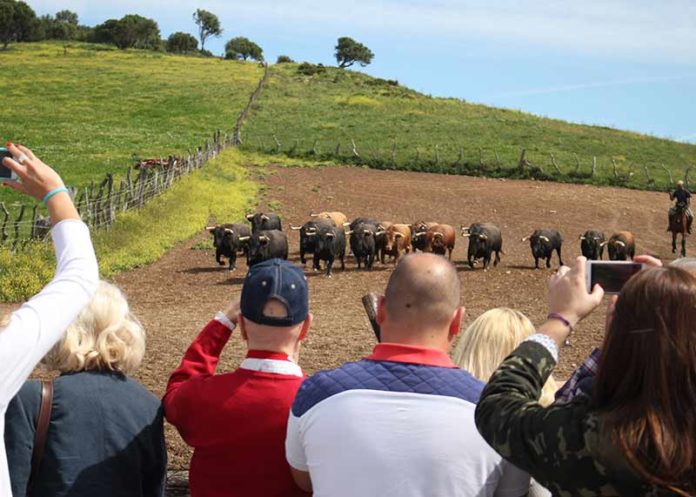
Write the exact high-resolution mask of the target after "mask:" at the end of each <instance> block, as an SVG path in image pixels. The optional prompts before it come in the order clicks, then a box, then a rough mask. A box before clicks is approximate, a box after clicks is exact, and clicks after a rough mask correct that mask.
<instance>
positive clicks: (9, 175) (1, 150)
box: [0, 147, 17, 180]
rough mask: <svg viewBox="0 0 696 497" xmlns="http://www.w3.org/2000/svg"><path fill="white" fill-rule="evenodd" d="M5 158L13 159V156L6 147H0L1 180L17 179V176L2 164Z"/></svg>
mask: <svg viewBox="0 0 696 497" xmlns="http://www.w3.org/2000/svg"><path fill="white" fill-rule="evenodd" d="M5 157H12V154H11V153H10V151H9V150H7V149H6V148H5V147H0V180H3V179H16V178H17V175H16V174H15V173H14V172H13V171H12V169H10V168H9V167H7V166H5V165H4V164H3V163H2V160H3V159H4V158H5Z"/></svg>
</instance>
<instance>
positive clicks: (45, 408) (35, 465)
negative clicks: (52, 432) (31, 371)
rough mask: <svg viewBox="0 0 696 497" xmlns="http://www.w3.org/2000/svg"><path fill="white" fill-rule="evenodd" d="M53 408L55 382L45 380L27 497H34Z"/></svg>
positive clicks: (42, 387)
mask: <svg viewBox="0 0 696 497" xmlns="http://www.w3.org/2000/svg"><path fill="white" fill-rule="evenodd" d="M52 406H53V380H43V381H42V382H41V407H39V416H38V418H37V419H36V434H35V435H34V450H33V451H32V453H31V473H30V474H29V483H28V484H27V497H32V494H33V491H34V483H35V481H36V476H37V474H38V472H39V466H41V459H42V458H43V453H44V449H45V447H46V436H47V435H48V425H49V423H50V422H51V409H52Z"/></svg>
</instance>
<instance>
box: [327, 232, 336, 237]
mask: <svg viewBox="0 0 696 497" xmlns="http://www.w3.org/2000/svg"><path fill="white" fill-rule="evenodd" d="M335 236H336V233H327V234H326V238H333V237H335Z"/></svg>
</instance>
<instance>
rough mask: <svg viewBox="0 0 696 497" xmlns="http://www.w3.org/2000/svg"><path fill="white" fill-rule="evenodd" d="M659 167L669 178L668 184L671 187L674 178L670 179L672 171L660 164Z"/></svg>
mask: <svg viewBox="0 0 696 497" xmlns="http://www.w3.org/2000/svg"><path fill="white" fill-rule="evenodd" d="M660 167H661V168H662V169H664V170H665V172H666V173H667V175H668V176H669V184H670V186H672V185H673V184H674V178H673V177H672V170H671V169H667V168H666V167H665V165H664V164H660Z"/></svg>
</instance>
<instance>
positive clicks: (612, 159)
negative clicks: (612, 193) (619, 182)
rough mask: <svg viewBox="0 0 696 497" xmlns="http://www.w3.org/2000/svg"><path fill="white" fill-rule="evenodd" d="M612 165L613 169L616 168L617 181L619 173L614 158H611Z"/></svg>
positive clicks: (615, 176)
mask: <svg viewBox="0 0 696 497" xmlns="http://www.w3.org/2000/svg"><path fill="white" fill-rule="evenodd" d="M611 165H612V167H613V168H614V178H615V179H619V171H618V169H617V168H616V161H615V160H614V158H613V157H612V158H611Z"/></svg>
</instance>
